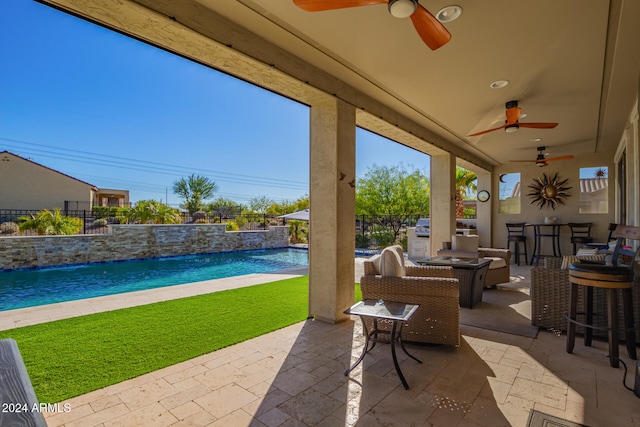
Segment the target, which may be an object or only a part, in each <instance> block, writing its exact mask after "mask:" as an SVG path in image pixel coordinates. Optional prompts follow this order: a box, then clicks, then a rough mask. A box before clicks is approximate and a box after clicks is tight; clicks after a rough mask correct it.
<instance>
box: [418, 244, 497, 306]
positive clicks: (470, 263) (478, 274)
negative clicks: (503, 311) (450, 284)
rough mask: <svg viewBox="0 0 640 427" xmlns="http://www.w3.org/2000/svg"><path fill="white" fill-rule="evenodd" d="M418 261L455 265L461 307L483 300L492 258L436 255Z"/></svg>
mask: <svg viewBox="0 0 640 427" xmlns="http://www.w3.org/2000/svg"><path fill="white" fill-rule="evenodd" d="M417 263H418V264H419V265H439V266H448V267H453V276H454V277H455V278H456V279H458V281H459V282H460V307H466V308H473V305H474V304H477V303H479V302H480V301H482V290H483V288H484V280H485V278H486V276H487V272H488V271H489V264H491V260H490V259H486V258H456V257H451V256H434V257H431V258H425V259H422V260H419V261H417Z"/></svg>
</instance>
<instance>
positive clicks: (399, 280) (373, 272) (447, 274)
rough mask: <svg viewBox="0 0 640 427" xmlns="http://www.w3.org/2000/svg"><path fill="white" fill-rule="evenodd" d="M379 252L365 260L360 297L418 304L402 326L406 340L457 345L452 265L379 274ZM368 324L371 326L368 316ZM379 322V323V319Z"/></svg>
mask: <svg viewBox="0 0 640 427" xmlns="http://www.w3.org/2000/svg"><path fill="white" fill-rule="evenodd" d="M376 257H379V255H376V256H374V257H372V258H371V259H369V260H367V261H365V262H364V276H362V278H361V279H360V288H361V289H362V298H364V299H384V300H389V301H399V302H405V303H414V304H420V308H419V309H418V310H417V311H416V313H415V314H414V315H413V317H412V318H411V320H409V321H408V322H407V324H406V325H405V327H404V328H403V330H402V339H403V340H405V341H412V342H421V343H432V344H450V345H455V346H458V345H460V306H459V304H458V300H459V288H458V279H455V278H453V269H452V268H451V267H427V266H425V267H415V266H406V267H405V268H406V275H405V276H403V277H395V276H382V275H380V273H379V271H378V268H377V267H376V262H379V259H377V258H376ZM366 321H367V322H368V324H367V327H368V328H370V327H371V326H372V325H371V322H370V320H366ZM378 326H379V327H381V325H380V321H379V322H378Z"/></svg>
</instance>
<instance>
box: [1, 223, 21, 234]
mask: <svg viewBox="0 0 640 427" xmlns="http://www.w3.org/2000/svg"><path fill="white" fill-rule="evenodd" d="M19 231H20V228H18V224H16V223H15V222H11V221H8V222H3V223H2V224H0V233H2V234H17V233H18V232H19Z"/></svg>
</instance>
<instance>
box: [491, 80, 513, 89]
mask: <svg viewBox="0 0 640 427" xmlns="http://www.w3.org/2000/svg"><path fill="white" fill-rule="evenodd" d="M508 84H509V80H496V81H495V82H493V83H491V84H490V85H489V86H490V87H491V89H502V88H503V87H505V86H506V85H508Z"/></svg>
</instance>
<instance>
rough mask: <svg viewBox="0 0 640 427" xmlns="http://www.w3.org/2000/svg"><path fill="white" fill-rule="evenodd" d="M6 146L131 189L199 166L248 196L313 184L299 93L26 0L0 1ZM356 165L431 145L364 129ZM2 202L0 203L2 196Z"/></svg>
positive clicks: (417, 163)
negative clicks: (279, 90) (287, 94)
mask: <svg viewBox="0 0 640 427" xmlns="http://www.w3.org/2000/svg"><path fill="white" fill-rule="evenodd" d="M0 58H2V66H1V67H0V151H4V150H8V151H11V152H13V153H15V154H18V155H20V156H23V157H26V158H30V159H31V160H33V161H35V162H38V163H40V164H43V165H45V166H47V167H50V168H52V169H55V170H58V171H60V172H63V173H66V174H68V175H71V176H73V177H75V178H78V179H80V180H83V181H86V182H89V183H91V184H93V185H95V186H97V187H99V188H116V189H128V190H129V191H130V194H131V200H132V201H137V200H142V199H155V200H162V201H165V202H166V201H168V203H169V204H175V205H177V204H178V203H179V202H180V200H179V198H178V197H177V196H175V195H174V194H172V192H171V185H172V183H173V182H174V181H175V180H177V179H180V178H181V177H186V176H188V175H190V174H192V173H195V174H198V175H204V176H207V177H209V178H211V179H212V180H213V181H215V182H216V184H217V188H218V191H217V193H216V195H215V196H223V197H226V198H230V199H233V200H236V201H237V202H239V203H247V202H248V200H249V199H251V198H252V197H258V196H266V197H269V198H271V199H274V200H276V201H282V200H285V199H286V200H295V199H297V198H298V197H301V196H304V195H305V194H308V182H309V167H308V156H309V148H308V144H309V130H308V124H309V111H308V108H307V107H306V106H304V105H301V104H298V103H296V102H293V101H291V100H289V99H286V98H283V97H281V96H279V95H276V94H273V93H271V92H268V91H266V90H263V89H260V88H258V87H255V86H252V85H250V84H248V83H245V82H243V81H240V80H237V79H235V78H233V77H230V76H228V75H225V74H222V73H220V72H217V71H215V70H211V69H209V68H206V67H203V66H201V65H198V64H195V63H191V62H189V61H187V60H185V59H183V58H179V57H177V56H173V55H170V54H168V53H166V52H164V51H161V50H159V49H156V48H153V47H151V46H147V45H145V44H143V43H141V42H138V41H135V40H132V39H129V38H126V37H124V36H122V35H120V34H117V33H115V32H111V31H108V30H106V29H104V28H101V27H98V26H96V25H93V24H90V23H88V22H85V21H82V20H80V19H78V18H75V17H73V16H70V15H67V14H65V13H62V12H59V11H57V10H55V9H52V8H49V7H47V6H44V5H41V4H39V3H36V2H33V1H28V0H3V1H2V2H1V5H0ZM356 135H357V145H356V152H357V159H356V165H357V175H358V177H359V178H360V177H363V176H364V174H365V173H366V172H367V170H368V169H369V168H370V167H371V166H372V165H373V164H377V165H384V166H394V165H399V164H403V165H404V166H406V167H409V168H419V169H420V170H422V171H424V172H425V173H428V170H429V156H427V155H425V154H422V153H418V152H417V151H414V150H412V149H409V148H406V147H403V146H401V145H399V144H396V143H394V142H392V141H389V140H386V139H384V138H382V137H379V136H377V135H374V134H371V133H369V132H367V131H364V130H361V129H358V130H357V134H356ZM0 208H2V207H1V206H0Z"/></svg>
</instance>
